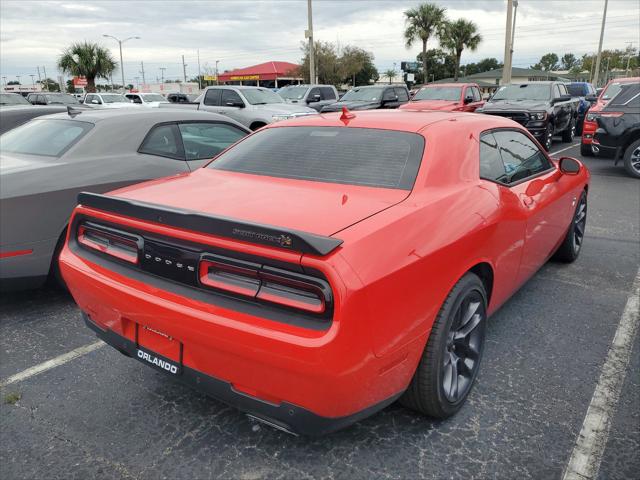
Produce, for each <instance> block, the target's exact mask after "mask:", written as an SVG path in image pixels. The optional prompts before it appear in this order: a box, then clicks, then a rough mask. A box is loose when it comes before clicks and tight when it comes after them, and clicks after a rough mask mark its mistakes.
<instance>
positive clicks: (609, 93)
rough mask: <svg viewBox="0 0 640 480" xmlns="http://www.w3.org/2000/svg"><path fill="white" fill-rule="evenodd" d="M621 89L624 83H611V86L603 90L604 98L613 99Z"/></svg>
mask: <svg viewBox="0 0 640 480" xmlns="http://www.w3.org/2000/svg"><path fill="white" fill-rule="evenodd" d="M621 89H622V83H610V84H609V86H608V87H606V88H605V89H604V90H603V91H602V97H601V98H602V100H611V99H612V98H613V97H615V96H616V95H617V94H618V93H620V90H621Z"/></svg>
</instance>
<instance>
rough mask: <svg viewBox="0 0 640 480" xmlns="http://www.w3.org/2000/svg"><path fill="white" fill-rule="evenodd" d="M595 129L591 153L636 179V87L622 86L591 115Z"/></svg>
mask: <svg viewBox="0 0 640 480" xmlns="http://www.w3.org/2000/svg"><path fill="white" fill-rule="evenodd" d="M594 115H595V116H596V122H598V129H597V130H596V133H595V136H594V138H593V142H592V143H591V149H592V150H593V153H595V154H596V155H598V156H601V157H609V158H613V159H614V164H615V165H617V164H618V162H619V161H620V160H622V161H623V163H624V168H625V170H626V171H627V173H628V174H629V175H631V176H632V177H635V178H640V84H637V83H628V84H622V85H621V88H620V92H618V94H617V95H616V96H615V97H613V98H612V99H611V100H609V103H607V105H606V106H605V107H604V108H603V109H602V110H600V111H599V112H596V113H595V114H594Z"/></svg>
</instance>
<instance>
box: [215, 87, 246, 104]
mask: <svg viewBox="0 0 640 480" xmlns="http://www.w3.org/2000/svg"><path fill="white" fill-rule="evenodd" d="M240 103H241V104H243V105H244V102H243V101H242V99H241V98H240V95H238V92H236V91H234V90H222V101H221V102H220V104H221V105H222V106H223V107H234V106H236V105H238V104H240Z"/></svg>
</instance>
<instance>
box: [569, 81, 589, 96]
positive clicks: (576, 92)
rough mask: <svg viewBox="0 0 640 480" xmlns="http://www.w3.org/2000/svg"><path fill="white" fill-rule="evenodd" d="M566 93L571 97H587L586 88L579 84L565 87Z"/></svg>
mask: <svg viewBox="0 0 640 480" xmlns="http://www.w3.org/2000/svg"><path fill="white" fill-rule="evenodd" d="M567 91H568V92H569V95H571V96H573V97H584V96H586V95H587V86H586V85H580V84H569V85H567Z"/></svg>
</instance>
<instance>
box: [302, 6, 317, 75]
mask: <svg viewBox="0 0 640 480" xmlns="http://www.w3.org/2000/svg"><path fill="white" fill-rule="evenodd" d="M307 19H308V21H309V28H308V30H307V31H306V32H305V34H306V35H305V36H306V37H307V38H308V39H309V83H311V84H315V83H317V82H318V80H317V75H316V52H315V45H314V43H313V15H312V8H311V0H307Z"/></svg>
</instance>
